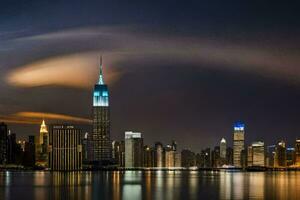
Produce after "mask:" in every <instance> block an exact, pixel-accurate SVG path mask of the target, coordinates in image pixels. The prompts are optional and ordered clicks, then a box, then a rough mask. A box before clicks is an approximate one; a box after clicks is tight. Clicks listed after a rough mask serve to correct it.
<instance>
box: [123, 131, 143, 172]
mask: <svg viewBox="0 0 300 200" xmlns="http://www.w3.org/2000/svg"><path fill="white" fill-rule="evenodd" d="M125 167H126V168H135V167H143V138H142V134H141V133H137V132H132V131H126V132H125Z"/></svg>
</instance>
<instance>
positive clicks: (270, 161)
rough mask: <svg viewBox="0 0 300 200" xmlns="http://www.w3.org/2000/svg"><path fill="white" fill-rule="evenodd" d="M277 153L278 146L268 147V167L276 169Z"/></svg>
mask: <svg viewBox="0 0 300 200" xmlns="http://www.w3.org/2000/svg"><path fill="white" fill-rule="evenodd" d="M275 151H276V145H270V146H268V147H267V158H266V166H268V167H274V164H275V163H274V162H275Z"/></svg>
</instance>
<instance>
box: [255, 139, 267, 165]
mask: <svg viewBox="0 0 300 200" xmlns="http://www.w3.org/2000/svg"><path fill="white" fill-rule="evenodd" d="M252 166H260V167H264V166H265V144H264V142H262V141H257V142H253V143H252Z"/></svg>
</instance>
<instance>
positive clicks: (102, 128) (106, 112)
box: [89, 57, 112, 167]
mask: <svg viewBox="0 0 300 200" xmlns="http://www.w3.org/2000/svg"><path fill="white" fill-rule="evenodd" d="M89 140H90V144H91V148H90V151H89V158H90V159H89V160H90V161H91V162H92V164H93V165H94V166H95V167H100V166H103V165H107V164H109V163H110V162H111V153H112V151H111V141H110V107H109V92H108V87H107V85H106V84H104V80H103V73H102V57H101V60H100V75H99V81H98V83H97V84H95V87H94V93H93V131H92V134H90V138H89Z"/></svg>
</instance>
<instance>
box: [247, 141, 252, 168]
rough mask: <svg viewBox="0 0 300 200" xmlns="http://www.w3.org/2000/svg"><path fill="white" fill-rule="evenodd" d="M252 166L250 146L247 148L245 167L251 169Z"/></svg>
mask: <svg viewBox="0 0 300 200" xmlns="http://www.w3.org/2000/svg"><path fill="white" fill-rule="evenodd" d="M252 165H253V149H252V145H250V146H248V150H247V166H248V167H251V166H252Z"/></svg>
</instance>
